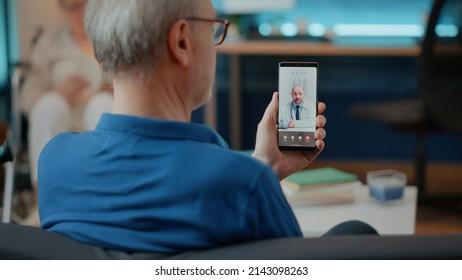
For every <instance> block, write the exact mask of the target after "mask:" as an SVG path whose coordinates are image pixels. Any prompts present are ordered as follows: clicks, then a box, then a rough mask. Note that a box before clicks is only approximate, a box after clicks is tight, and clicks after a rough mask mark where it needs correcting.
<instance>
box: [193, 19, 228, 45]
mask: <svg viewBox="0 0 462 280" xmlns="http://www.w3.org/2000/svg"><path fill="white" fill-rule="evenodd" d="M186 20H196V21H205V22H211V23H213V25H212V31H213V43H214V45H215V46H219V45H221V43H223V41H224V40H225V38H226V33H227V32H228V27H229V24H230V23H229V21H228V20H226V19H206V18H187V19H186Z"/></svg>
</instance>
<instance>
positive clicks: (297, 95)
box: [278, 62, 318, 150]
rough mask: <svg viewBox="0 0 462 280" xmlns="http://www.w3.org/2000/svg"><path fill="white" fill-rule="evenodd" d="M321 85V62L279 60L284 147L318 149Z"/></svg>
mask: <svg viewBox="0 0 462 280" xmlns="http://www.w3.org/2000/svg"><path fill="white" fill-rule="evenodd" d="M317 87H318V63H317V62H280V63H279V110H278V145H279V149H280V150H315V149H316V139H315V138H314V133H315V131H316V116H317V107H318V106H317V102H318V97H317Z"/></svg>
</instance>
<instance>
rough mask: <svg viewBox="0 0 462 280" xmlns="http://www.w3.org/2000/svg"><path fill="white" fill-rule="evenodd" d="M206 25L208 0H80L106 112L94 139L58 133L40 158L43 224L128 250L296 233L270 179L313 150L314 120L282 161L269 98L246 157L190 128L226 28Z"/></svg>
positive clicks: (300, 163) (299, 164) (308, 158)
mask: <svg viewBox="0 0 462 280" xmlns="http://www.w3.org/2000/svg"><path fill="white" fill-rule="evenodd" d="M215 17H216V12H215V10H214V8H213V6H212V5H211V2H210V0H197V1H190V0H176V1H171V0H156V1H152V0H137V1H121V0H89V1H88V4H87V9H86V16H85V25H86V29H87V32H88V35H89V37H90V39H91V41H92V43H93V46H94V50H95V56H96V58H97V60H98V61H99V62H100V63H101V65H102V67H103V69H104V70H105V71H106V72H107V74H108V75H109V76H110V77H111V78H112V82H113V88H114V105H113V110H112V113H111V114H105V115H103V116H102V118H101V120H100V121H99V123H98V125H97V127H96V129H95V130H94V131H89V132H86V133H81V134H75V133H64V134H60V135H58V136H57V137H55V138H54V139H53V140H51V141H50V142H49V143H48V144H47V146H46V147H45V149H44V150H43V152H42V154H41V157H40V162H39V186H40V187H39V191H40V193H39V211H40V216H41V219H42V227H43V228H45V229H47V230H50V231H54V232H59V233H62V234H65V235H68V236H70V237H72V238H74V239H77V240H80V241H83V242H86V243H90V244H93V245H97V246H102V247H105V248H111V249H116V250H124V251H129V252H134V251H143V252H148V251H151V252H182V251H186V250H191V249H205V248H211V247H217V246H222V245H226V244H233V243H237V242H244V241H251V240H257V239H263V238H275V237H290V236H301V232H300V228H299V226H298V224H297V221H296V219H295V218H294V215H293V213H292V211H291V209H290V207H289V205H288V203H287V201H286V200H285V198H284V196H283V193H282V192H281V187H280V184H279V181H280V180H281V179H282V178H284V177H286V176H288V175H289V174H291V173H293V172H295V171H297V170H299V169H301V168H303V167H305V166H306V165H307V164H309V163H310V162H312V161H313V160H314V159H315V158H316V156H317V155H318V154H319V152H320V151H321V150H322V149H323V148H324V141H323V139H324V137H325V134H326V132H325V130H324V129H323V127H324V124H325V123H326V119H325V118H324V117H323V116H322V115H319V116H317V126H318V127H319V128H318V129H317V131H316V139H317V141H316V146H317V150H316V151H314V152H303V153H301V152H292V153H282V152H280V151H279V150H278V147H277V139H276V136H277V134H276V131H277V127H276V125H275V124H276V122H277V117H276V116H277V106H278V105H277V99H278V95H277V93H274V94H273V98H272V101H271V103H270V104H269V106H268V108H267V109H266V111H265V113H264V116H263V118H262V120H261V122H260V124H259V126H258V130H257V142H256V149H255V152H254V154H253V155H252V156H253V158H252V157H250V156H247V155H244V154H242V153H236V152H233V151H230V150H229V149H228V147H227V145H226V143H225V142H224V140H223V139H222V138H221V137H220V136H219V135H217V134H216V132H214V131H213V130H211V129H209V128H208V127H206V126H203V125H200V124H193V123H191V122H190V120H191V112H192V111H193V110H194V109H195V108H198V107H199V106H201V105H204V104H205V103H206V102H207V101H208V100H209V99H210V96H211V94H212V85H213V82H214V77H215V61H216V51H215V46H216V45H219V44H220V43H221V42H222V41H223V40H224V38H225V35H226V29H227V27H228V22H227V21H226V20H220V19H216V18H215ZM324 109H325V105H324V104H322V103H320V104H318V111H319V112H320V113H322V112H323V111H324Z"/></svg>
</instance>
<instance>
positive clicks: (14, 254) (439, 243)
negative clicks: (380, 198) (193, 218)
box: [0, 224, 462, 260]
mask: <svg viewBox="0 0 462 280" xmlns="http://www.w3.org/2000/svg"><path fill="white" fill-rule="evenodd" d="M0 259H3V260H23V259H26V260H35V259H42V260H118V259H122V260H155V259H164V260H165V259H171V260H175V259H181V260H206V259H218V260H225V259H231V260H243V259H259V260H268V259H279V260H300V259H319V260H332V259H334V260H344V259H350V260H369V259H381V260H387V259H412V260H418V259H430V260H437V259H462V234H454V235H446V234H444V235H443V234H440V235H399V236H380V235H372V234H363V235H330V236H323V237H313V238H280V239H267V240H261V241H254V242H248V243H242V244H235V245H231V246H225V247H220V248H213V249H208V250H198V251H187V252H182V253H179V254H163V253H152V252H121V251H115V250H109V249H105V248H99V247H96V246H92V245H88V244H84V243H81V242H78V241H75V240H72V239H70V238H69V237H66V236H63V235H60V234H56V233H52V232H48V231H45V230H42V229H38V228H33V227H27V226H21V225H15V224H0Z"/></svg>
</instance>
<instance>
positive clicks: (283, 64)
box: [277, 62, 319, 151]
mask: <svg viewBox="0 0 462 280" xmlns="http://www.w3.org/2000/svg"><path fill="white" fill-rule="evenodd" d="M281 67H315V68H316V92H315V100H316V101H315V104H316V105H315V107H316V108H315V109H316V116H317V115H318V85H319V63H317V62H279V67H278V92H279V91H280V90H281V89H280V88H279V84H280V83H279V79H280V77H279V73H280V68H281ZM279 100H280V99H279ZM279 103H280V101H278V118H277V119H278V122H279V108H280V104H279ZM316 129H317V126H316ZM316 129H315V132H316ZM277 139H278V140H277V141H278V147H279V150H281V151H314V150H316V149H317V147H316V141H315V142H314V146H313V147H307V146H281V145H279V129H278V130H277Z"/></svg>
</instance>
